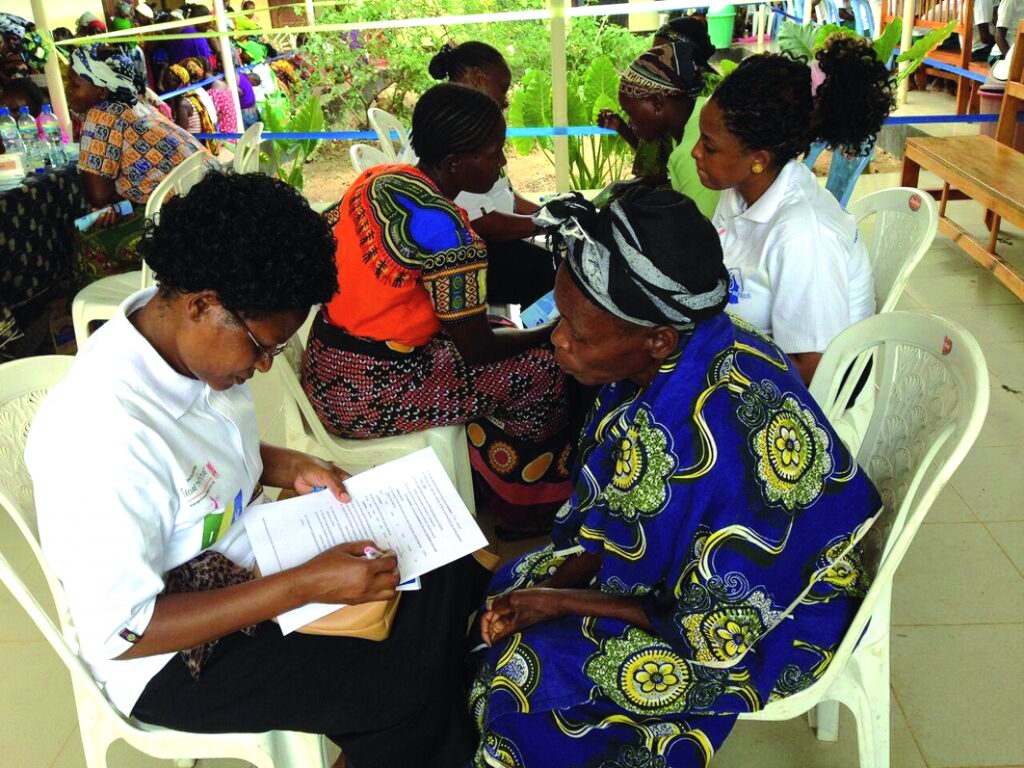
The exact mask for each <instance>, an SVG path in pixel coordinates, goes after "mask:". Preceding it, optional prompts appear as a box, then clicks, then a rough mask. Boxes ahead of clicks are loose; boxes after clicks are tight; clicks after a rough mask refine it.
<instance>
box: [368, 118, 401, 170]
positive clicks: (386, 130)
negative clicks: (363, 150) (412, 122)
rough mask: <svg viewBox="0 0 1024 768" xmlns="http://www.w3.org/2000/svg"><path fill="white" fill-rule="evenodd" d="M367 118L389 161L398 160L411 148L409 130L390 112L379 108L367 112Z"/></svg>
mask: <svg viewBox="0 0 1024 768" xmlns="http://www.w3.org/2000/svg"><path fill="white" fill-rule="evenodd" d="M366 117H367V119H368V120H369V121H370V127H371V128H373V130H374V131H376V133H377V140H378V141H379V142H380V148H381V150H383V152H384V154H385V155H387V158H388V160H390V161H391V162H395V161H396V160H398V159H399V158H400V157H401V156H402V152H403V151H404V150H405V149H406V148H407V147H408V146H409V129H408V128H406V127H405V125H404V124H403V123H402V121H401V120H399V119H398V118H397V117H395V116H394V115H392V114H391V113H390V112H385V111H384V110H383V109H378V108H377V107H370V108H369V109H368V110H366ZM396 145H397V146H396Z"/></svg>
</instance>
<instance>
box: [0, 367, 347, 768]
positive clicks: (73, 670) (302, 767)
mask: <svg viewBox="0 0 1024 768" xmlns="http://www.w3.org/2000/svg"><path fill="white" fill-rule="evenodd" d="M73 361H74V358H73V357H70V356H61V355H54V356H49V357H33V358H27V359H25V360H17V361H15V362H12V363H7V364H5V365H3V366H0V424H2V425H3V428H2V429H0V506H2V507H3V508H4V509H6V510H7V512H8V514H10V515H11V517H12V518H13V520H14V522H15V524H16V526H17V528H18V530H19V531H20V532H21V534H22V535H23V536H24V537H25V541H26V542H27V543H28V545H29V548H30V549H31V550H32V552H33V553H34V554H35V556H36V560H37V561H38V563H39V567H40V568H41V569H42V571H43V574H44V575H45V577H46V582H47V585H48V587H49V590H50V593H51V596H52V597H53V601H54V604H55V605H56V607H57V618H58V622H59V628H58V625H57V624H54V622H53V620H52V619H51V618H50V616H49V615H48V614H47V613H46V611H45V610H44V609H43V608H42V606H41V605H40V604H39V600H38V598H37V596H36V595H34V594H32V592H31V590H30V589H29V588H28V586H27V585H26V584H25V582H24V581H23V580H22V579H21V577H20V576H18V574H17V573H15V571H14V570H13V569H12V568H11V566H10V564H9V563H8V562H7V560H6V558H4V556H3V554H2V553H0V581H2V582H3V584H4V585H5V586H6V587H7V588H8V589H9V590H10V591H11V594H12V595H14V599H15V600H17V601H18V603H19V604H20V605H21V607H22V608H24V609H25V612H26V613H27V614H28V615H29V617H30V618H31V619H32V622H33V623H34V624H35V625H36V627H37V628H38V629H39V631H40V632H41V633H42V634H43V637H44V638H46V641H47V642H48V643H49V644H50V646H51V647H52V648H53V650H54V651H55V652H56V653H57V655H58V656H59V657H60V660H61V661H62V662H64V665H65V666H66V667H67V669H68V672H69V673H70V674H71V686H72V689H73V690H74V696H75V705H76V708H77V710H78V722H79V731H80V732H81V736H82V748H83V751H84V753H85V764H86V766H87V768H107V758H106V755H107V750H108V748H109V747H110V745H111V744H112V743H113V742H115V741H117V740H118V739H123V740H124V741H126V742H128V743H129V744H131V745H132V746H133V747H135V748H136V749H138V750H139V751H140V752H144V753H146V754H148V755H151V756H153V757H157V758H165V759H170V760H177V761H178V765H179V766H191V765H194V761H195V760H197V759H202V758H235V759H239V760H246V761H248V762H249V763H252V764H253V765H255V766H257V768H317V767H319V768H326V766H327V758H326V755H325V753H324V749H323V737H321V736H319V735H316V734H308V733H294V732H286V731H271V732H268V733H226V734H196V733H183V732H180V731H172V730H169V729H167V728H160V727H157V726H152V725H148V724H145V723H140V722H138V721H137V720H135V719H133V718H126V717H124V716H123V715H121V714H120V713H119V712H118V711H117V710H116V709H115V708H114V707H113V705H112V704H111V703H110V702H109V701H108V700H107V698H106V696H104V694H103V692H102V690H101V689H100V687H99V686H98V685H97V684H96V682H95V680H93V677H92V675H91V674H90V673H89V670H88V669H87V668H86V666H85V664H84V663H83V662H82V660H81V659H80V658H79V657H78V637H77V634H76V632H75V628H74V625H73V623H72V621H71V614H70V611H69V609H68V605H67V598H66V597H65V595H64V589H63V587H62V586H61V584H60V581H59V580H58V579H57V577H56V576H55V575H54V573H53V571H52V570H51V569H50V567H49V566H48V565H47V563H46V560H45V559H44V558H43V554H42V550H41V548H40V546H39V532H38V529H37V527H36V516H35V503H34V500H33V494H32V481H31V478H30V477H29V474H28V471H27V470H26V468H25V463H24V459H23V458H22V455H23V453H24V448H25V439H26V437H27V436H28V430H29V426H30V424H31V422H32V418H33V416H35V413H36V411H37V410H38V408H39V405H40V404H41V403H42V401H43V399H44V398H45V397H46V393H47V392H48V391H49V389H50V388H51V387H52V386H53V385H54V384H56V383H57V381H58V380H59V379H60V378H61V377H62V376H63V375H64V374H65V373H66V372H67V370H68V368H69V367H70V366H71V364H72V362H73ZM39 682H40V685H45V684H46V682H47V681H43V680H40V681H39Z"/></svg>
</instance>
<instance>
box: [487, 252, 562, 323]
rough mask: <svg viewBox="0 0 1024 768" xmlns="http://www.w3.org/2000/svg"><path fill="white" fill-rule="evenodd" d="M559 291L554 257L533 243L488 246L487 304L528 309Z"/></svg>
mask: <svg viewBox="0 0 1024 768" xmlns="http://www.w3.org/2000/svg"><path fill="white" fill-rule="evenodd" d="M554 287H555V259H554V254H552V253H551V251H549V250H547V249H546V248H541V247H540V246H539V245H535V244H533V243H531V242H530V241H529V240H513V241H512V242H506V243H495V242H491V241H488V242H487V300H488V301H489V302H490V303H491V304H521V305H522V306H523V308H526V307H527V306H529V305H530V304H533V302H535V301H536V300H537V299H539V298H540V297H541V296H543V295H544V294H545V293H547V292H548V291H550V290H551V289H552V288H554Z"/></svg>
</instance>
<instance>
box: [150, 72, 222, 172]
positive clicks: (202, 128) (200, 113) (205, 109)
mask: <svg viewBox="0 0 1024 768" xmlns="http://www.w3.org/2000/svg"><path fill="white" fill-rule="evenodd" d="M191 82H192V75H191V74H189V71H188V70H187V69H186V68H185V67H184V66H182V65H181V64H172V65H171V66H170V67H168V68H167V70H166V71H165V73H164V82H163V86H164V87H163V90H164V93H169V92H171V91H178V90H180V89H182V88H185V87H187V86H188V85H189V84H190V83H191ZM201 91H202V88H193V89H192V90H189V91H186V92H185V93H182V94H179V95H177V96H174V97H173V99H172V101H171V109H172V111H173V112H174V121H175V122H176V123H177V124H178V125H179V126H181V127H182V128H184V129H185V130H186V131H188V132H189V133H191V134H196V133H216V132H217V124H216V123H215V122H214V119H215V116H214V115H211V114H210V108H212V107H213V102H212V101H209V102H208V99H209V94H207V93H206V92H205V91H202V95H200V92H201ZM202 143H203V146H204V147H206V148H207V149H208V150H209V151H210V153H211V154H214V155H216V154H217V150H218V149H219V148H220V142H218V141H216V140H214V139H203V140H202Z"/></svg>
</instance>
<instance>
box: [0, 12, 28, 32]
mask: <svg viewBox="0 0 1024 768" xmlns="http://www.w3.org/2000/svg"><path fill="white" fill-rule="evenodd" d="M30 24H31V22H30V21H29V20H28V19H23V18H22V17H21V16H16V15H15V14H13V13H0V36H7V35H10V36H12V37H24V36H25V31H26V30H27V29H28V27H29V25H30Z"/></svg>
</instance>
